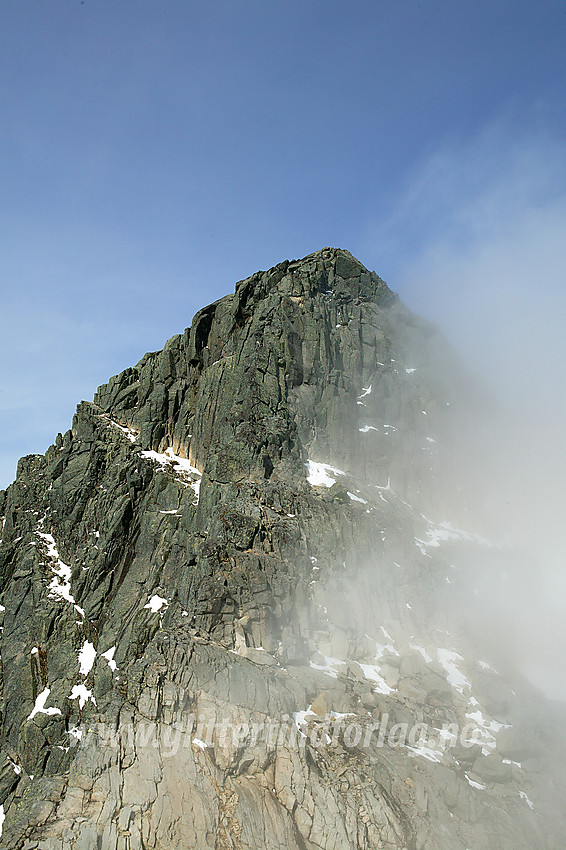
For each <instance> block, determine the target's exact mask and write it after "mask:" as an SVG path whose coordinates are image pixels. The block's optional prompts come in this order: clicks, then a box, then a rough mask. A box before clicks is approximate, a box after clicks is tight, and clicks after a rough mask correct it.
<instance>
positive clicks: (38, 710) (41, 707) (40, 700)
mask: <svg viewBox="0 0 566 850" xmlns="http://www.w3.org/2000/svg"><path fill="white" fill-rule="evenodd" d="M50 693H51V688H44V690H42V692H41V693H40V694H38V695H37V697H36V699H35V705H34V707H33V711H32V712H31V714H30V715H29V716H28V720H33V718H34V717H35V715H36V714H48V715H49V716H53V715H54V714H61V710H60V709H59V708H54V707H50V708H45V703H46V702H47V700H48V698H49V694H50Z"/></svg>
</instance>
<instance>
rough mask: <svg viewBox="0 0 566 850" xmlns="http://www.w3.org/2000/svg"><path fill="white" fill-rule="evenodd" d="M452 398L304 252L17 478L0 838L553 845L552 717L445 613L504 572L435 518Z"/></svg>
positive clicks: (367, 288) (459, 848) (427, 360)
mask: <svg viewBox="0 0 566 850" xmlns="http://www.w3.org/2000/svg"><path fill="white" fill-rule="evenodd" d="M465 392H466V389H465V379H464V378H463V377H462V375H460V374H459V373H458V370H457V368H456V367H455V366H453V365H452V358H451V355H450V352H448V351H447V350H446V349H445V347H444V345H443V343H442V341H441V340H439V338H438V336H437V335H436V333H435V332H434V330H433V329H432V328H430V327H429V326H428V325H426V324H425V323H423V322H422V321H420V320H419V319H417V318H415V317H414V316H412V315H411V314H410V312H409V311H408V310H406V308H404V307H403V305H402V304H400V302H399V301H398V299H397V298H396V296H394V295H393V293H392V292H391V291H390V290H389V289H388V287H387V286H386V284H385V283H384V282H383V281H382V280H380V278H378V277H377V276H376V275H375V274H374V273H370V272H368V271H367V270H366V269H365V268H364V267H363V266H362V265H361V264H360V263H359V262H358V261H357V260H355V259H354V258H353V257H352V256H351V255H350V254H349V253H348V252H347V251H343V250H336V249H324V250H323V251H319V252H317V253H315V254H312V255H310V256H309V257H306V258H305V259H303V260H300V261H294V262H284V263H281V264H279V265H278V266H275V267H274V268H273V269H271V270H270V271H268V272H258V273H257V274H255V275H253V276H252V277H250V278H248V279H247V280H245V281H242V282H240V283H239V284H237V286H236V291H235V294H234V295H230V296H227V297H226V298H223V299H221V300H220V301H218V302H216V303H215V304H212V305H211V306H209V307H206V308H205V309H203V310H201V311H200V312H199V313H198V314H197V315H196V316H195V318H194V320H193V324H192V326H191V327H190V328H189V329H187V330H186V331H185V332H184V334H181V335H179V336H176V337H173V338H172V339H171V340H169V342H168V343H167V344H166V346H165V348H164V349H163V351H161V352H157V353H153V354H147V355H146V356H145V357H144V358H143V359H142V360H141V361H140V363H139V364H138V365H137V366H136V367H134V368H132V369H128V370H126V371H125V372H123V373H122V374H121V375H118V376H117V377H115V378H112V379H111V380H110V381H109V383H108V384H106V385H105V386H103V387H101V388H100V389H99V390H98V393H97V394H96V396H95V399H94V402H93V403H86V402H82V403H81V404H80V405H79V407H78V409H77V413H76V416H75V418H74V420H73V427H72V430H71V431H68V432H67V433H66V434H65V435H64V436H63V437H62V436H61V435H59V436H58V437H57V440H56V443H55V445H54V446H51V448H50V449H49V450H48V451H47V453H46V454H45V456H36V455H34V456H29V457H26V458H24V459H22V461H20V464H19V467H18V473H17V478H16V481H15V482H14V483H13V484H12V485H11V487H9V488H8V490H7V491H5V492H1V493H0V515H1V516H2V517H3V519H2V542H1V545H0V592H1V597H0V598H1V601H2V612H3V620H4V622H3V632H2V723H3V726H2V739H1V743H2V762H1V764H0V771H1V772H0V803H2V804H3V809H2V812H3V813H4V815H5V821H4V823H3V834H2V847H6V848H24V847H25V848H27V850H33V848H38V850H39V848H42V850H48V848H49V850H55V848H65V850H67V848H69V850H70V848H81V849H82V850H87V848H95V847H99V848H104V850H106V849H107V848H108V850H114V848H116V850H118V848H120V850H123V849H124V850H125V848H131V850H134V848H152V850H153V848H155V850H158V849H159V850H165V848H179V847H187V848H188V847H191V848H198V850H201V848H202V850H204V849H205V848H215V850H220V848H239V850H244V848H246V850H259V848H269V849H270V850H315V848H317V850H318V849H319V848H320V850H331V849H333V848H336V850H338V848H340V850H344V848H363V850H366V848H367V850H369V848H391V850H393V848H395V849H396V850H401V848H418V850H466V848H470V849H471V848H473V850H495V848H504V850H507V848H508V850H521V848H525V850H526V848H536V849H537V850H538V848H540V850H550V849H551V848H559V847H562V846H563V835H564V834H566V829H565V826H566V824H565V823H564V816H563V814H562V802H563V795H564V785H565V784H564V782H563V779H562V778H561V762H562V759H563V757H564V740H565V739H564V734H563V732H562V731H561V728H560V723H561V720H562V718H563V715H562V716H561V715H560V713H559V712H558V710H557V709H554V708H552V707H551V706H550V705H549V704H547V702H546V701H545V699H544V698H543V697H542V696H541V695H538V694H537V693H535V692H534V691H533V690H532V689H531V688H530V687H529V686H528V685H527V684H526V683H525V682H524V681H523V680H522V679H521V678H520V677H519V676H518V675H516V674H515V673H513V672H512V671H507V673H506V674H505V671H503V670H502V669H501V668H500V667H498V666H497V664H495V665H494V663H493V659H492V658H490V657H484V656H483V655H482V654H481V653H482V652H484V650H485V647H484V646H483V645H482V642H481V635H479V634H476V633H475V632H474V629H473V623H472V622H470V618H466V611H465V610H463V609H462V595H461V592H459V588H458V585H459V564H460V561H461V563H462V564H464V563H469V562H470V561H473V560H474V559H475V560H476V561H477V563H478V564H486V563H489V564H490V565H492V568H493V569H495V570H496V569H497V563H498V554H497V552H496V551H495V550H494V548H493V547H492V546H490V544H489V543H488V542H487V541H485V540H482V539H481V538H478V537H476V536H474V535H473V534H472V533H471V532H470V531H469V530H459V529H458V528H456V527H455V526H454V525H451V524H449V522H448V520H450V519H451V518H452V516H453V515H452V516H451V514H450V507H451V503H452V502H453V495H454V494H453V492H452V491H451V490H450V487H449V485H447V484H446V481H447V480H449V476H448V471H449V466H450V457H451V455H450V436H449V435H450V431H451V429H453V428H454V422H455V421H457V418H458V416H459V415H460V414H459V409H460V394H465ZM440 482H443V483H442V486H440ZM494 667H495V668H496V669H494ZM496 670H497V671H496Z"/></svg>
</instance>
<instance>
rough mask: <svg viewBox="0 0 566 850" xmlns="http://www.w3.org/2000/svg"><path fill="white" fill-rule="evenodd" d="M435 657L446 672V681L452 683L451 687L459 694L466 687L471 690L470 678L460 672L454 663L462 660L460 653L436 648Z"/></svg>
mask: <svg viewBox="0 0 566 850" xmlns="http://www.w3.org/2000/svg"><path fill="white" fill-rule="evenodd" d="M436 657H437V658H438V660H439V662H440V664H441V665H442V667H443V668H444V670H445V672H446V678H447V679H448V683H449V684H450V685H452V687H453V688H456V690H457V691H458V692H459V693H461V694H463V693H464V691H465V690H466V689H467V690H468V691H470V690H471V688H472V685H471V682H470V680H469V679H467V678H466V676H464V674H463V673H462V672H460V670H459V669H458V666H457V664H456V662H457V661H463V660H464V659H463V658H462V656H461V655H458V653H457V652H452V651H451V650H449V649H437V651H436Z"/></svg>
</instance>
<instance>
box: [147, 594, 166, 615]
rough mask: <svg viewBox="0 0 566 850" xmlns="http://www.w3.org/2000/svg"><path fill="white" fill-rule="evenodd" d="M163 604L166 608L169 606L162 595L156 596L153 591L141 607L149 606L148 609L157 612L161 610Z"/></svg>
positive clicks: (153, 612)
mask: <svg viewBox="0 0 566 850" xmlns="http://www.w3.org/2000/svg"><path fill="white" fill-rule="evenodd" d="M163 606H165V607H166V608H167V607H168V606H169V603H168V602H167V600H166V599H164V598H163V596H158V595H157V593H155V594H154V595H153V596H152V597H151V598H150V599H149V601H148V603H147V605H144V606H143V607H144V608H149V610H150V611H151V613H152V614H157V612H158V611H161V609H162V608H163Z"/></svg>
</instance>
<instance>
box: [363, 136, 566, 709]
mask: <svg viewBox="0 0 566 850" xmlns="http://www.w3.org/2000/svg"><path fill="white" fill-rule="evenodd" d="M565 234H566V145H563V144H561V143H559V142H558V141H556V140H552V139H550V138H548V137H547V136H545V135H544V134H540V133H532V134H529V133H528V132H525V130H524V128H522V129H520V130H519V131H518V130H517V126H516V125H515V124H509V123H506V121H505V120H502V121H501V122H499V123H497V124H494V125H492V126H491V127H489V128H487V129H486V130H485V131H484V132H483V133H481V134H479V135H478V136H477V137H475V138H472V139H470V140H467V141H465V142H461V143H458V142H452V143H450V144H446V145H445V146H444V147H443V148H442V149H441V150H439V151H437V152H436V153H434V154H432V155H431V156H430V157H429V158H428V159H427V160H426V161H424V162H423V163H422V164H421V166H420V168H419V169H418V170H416V171H415V173H414V174H413V175H412V180H411V181H410V184H409V185H408V186H407V189H406V191H405V192H404V193H403V195H402V197H401V198H400V199H399V201H398V203H397V204H396V205H395V208H394V209H393V210H392V211H391V215H390V216H389V218H388V221H387V222H383V223H378V224H377V225H375V226H374V229H373V233H372V238H373V239H374V240H375V241H374V250H373V256H374V257H375V258H376V260H375V261H376V264H378V263H379V256H380V255H382V256H383V257H384V258H385V259H386V261H387V258H389V262H390V264H391V266H392V267H394V268H395V275H396V277H395V280H392V281H390V283H391V284H392V286H393V288H394V289H395V290H397V291H399V292H400V294H401V297H402V298H403V300H404V301H405V302H406V303H407V304H408V305H409V306H410V307H411V308H412V309H413V310H414V311H415V312H417V313H420V314H421V315H425V316H427V317H428V318H430V319H432V320H433V321H434V322H436V323H437V324H439V325H440V326H441V327H442V329H443V331H444V333H445V334H446V336H447V337H448V339H449V340H450V342H451V343H452V344H453V346H454V347H455V349H456V350H457V351H458V352H459V353H460V354H461V355H462V356H463V359H464V361H465V362H466V364H467V365H468V367H470V368H471V369H473V370H475V371H476V372H477V373H478V374H479V375H480V376H481V377H482V378H483V379H484V381H485V382H486V383H488V384H490V385H491V386H492V388H494V389H495V391H496V393H497V396H498V397H499V399H500V400H501V402H502V403H504V405H505V406H506V408H507V409H508V410H509V411H511V412H510V413H509V414H508V418H507V419H506V420H505V421H504V422H503V424H502V425H501V427H500V432H499V433H498V434H497V435H495V434H494V435H493V440H492V456H491V463H492V470H491V473H492V474H491V475H490V476H489V477H488V476H484V478H483V486H485V487H486V489H488V490H489V493H488V495H489V496H490V497H491V501H492V504H493V505H495V506H496V509H497V511H498V519H499V521H500V522H501V524H502V525H504V526H505V528H506V529H507V530H508V531H509V532H510V534H511V535H512V536H513V539H514V540H515V541H516V542H517V543H518V544H519V546H520V547H521V550H522V551H523V552H524V553H525V557H526V558H527V560H528V562H529V563H530V564H531V570H532V571H533V573H532V574H531V578H532V577H533V575H534V574H535V573H536V584H537V585H538V590H537V593H538V600H536V594H534V595H533V593H532V585H531V586H530V587H527V586H526V585H525V584H524V583H520V582H519V581H518V582H517V585H516V586H515V587H511V586H509V587H507V588H506V591H505V592H506V594H507V595H508V598H507V599H506V600H505V601H504V602H503V600H500V601H501V603H502V605H501V609H500V610H498V609H497V607H496V608H494V612H493V613H494V616H498V614H499V615H501V616H502V617H504V609H505V611H506V612H510V611H513V623H512V624H510V627H511V628H512V630H513V639H514V640H515V641H516V643H517V649H518V653H519V654H520V656H521V657H522V658H523V662H524V666H525V669H527V670H528V671H529V673H530V675H531V676H532V678H533V679H534V680H535V681H536V682H537V683H538V684H540V685H542V686H543V687H544V689H545V690H547V691H548V693H550V694H552V695H555V696H559V695H560V696H562V697H566V681H565V673H566V653H565V651H564V649H563V647H564V646H566V626H564V625H560V624H563V623H564V621H565V619H566V618H565V617H564V607H565V606H564V603H563V601H562V600H563V599H564V598H566V578H565V569H564V568H565V566H566V564H565V563H564V545H563V533H562V525H563V512H564V511H563V508H564V497H563V492H564V480H566V461H565V459H564V451H563V422H564V415H565V414H566V397H565V394H564V387H565V386H566V334H565V333H564V317H565V316H566V285H565V284H566V238H565ZM384 246H385V247H384ZM393 258H395V260H393ZM378 270H379V269H378ZM478 479H479V482H482V476H481V474H479V475H476V480H478Z"/></svg>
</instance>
